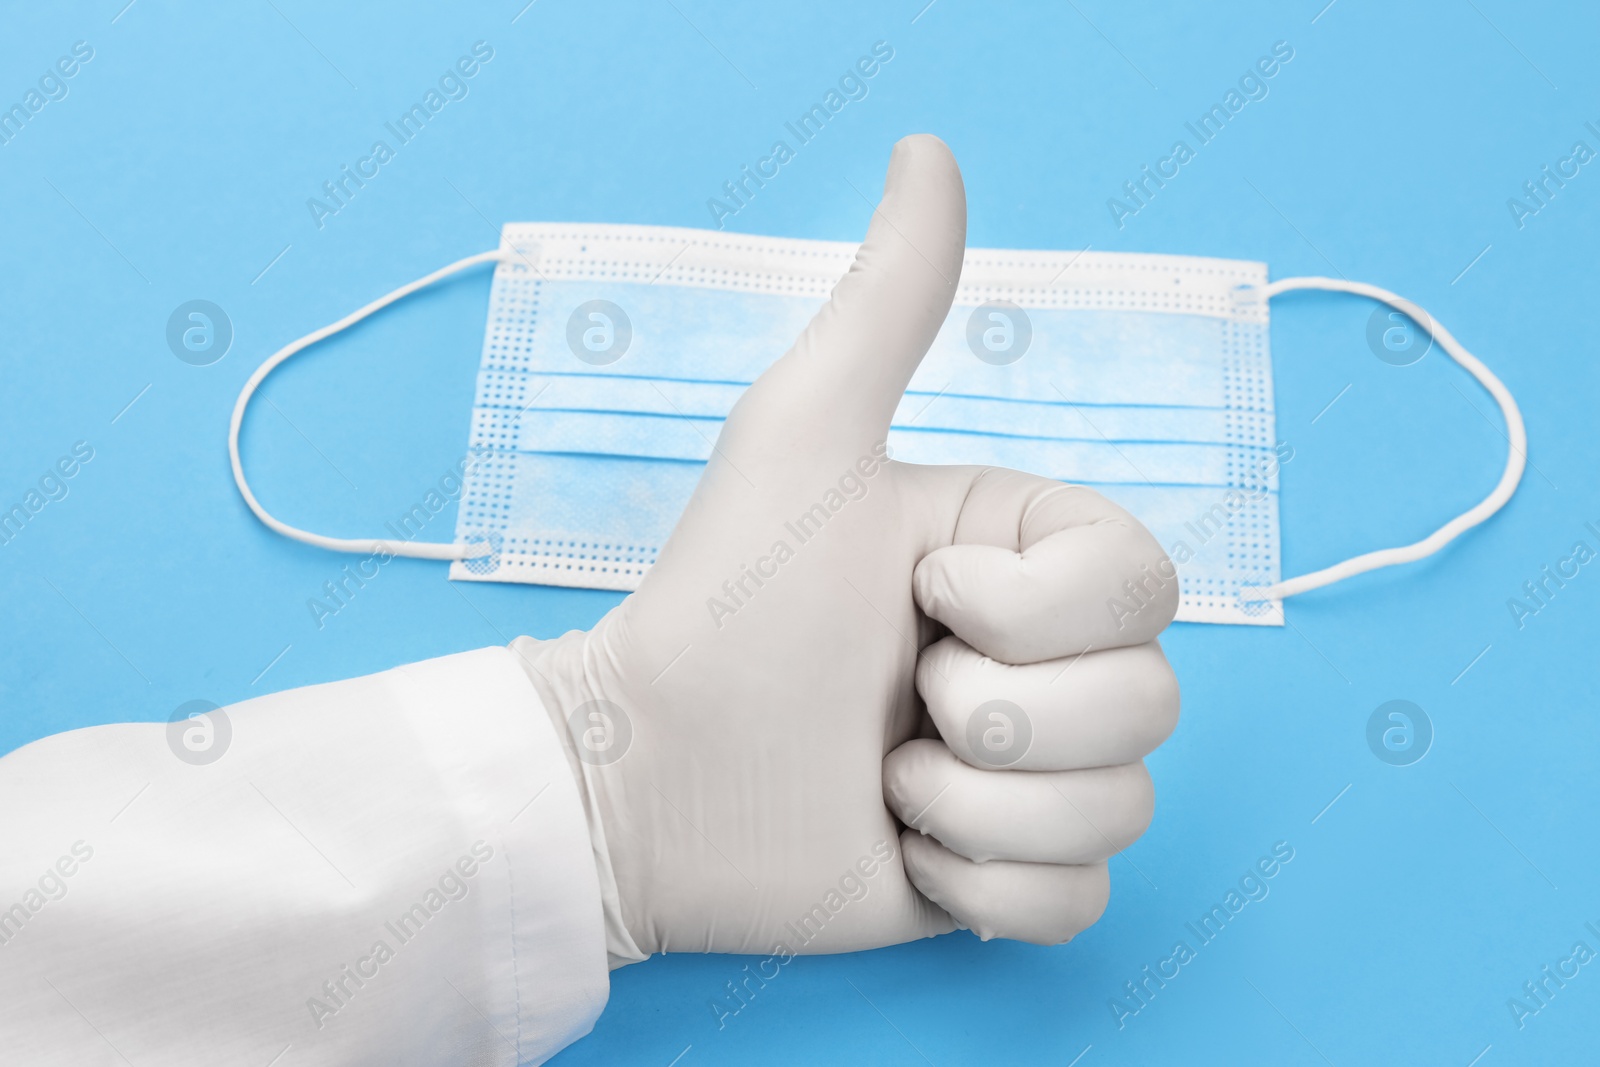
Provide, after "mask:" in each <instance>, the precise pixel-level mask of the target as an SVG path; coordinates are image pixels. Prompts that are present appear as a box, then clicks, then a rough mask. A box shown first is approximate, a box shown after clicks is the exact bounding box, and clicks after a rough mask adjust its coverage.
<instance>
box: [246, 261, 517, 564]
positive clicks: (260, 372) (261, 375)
mask: <svg viewBox="0 0 1600 1067" xmlns="http://www.w3.org/2000/svg"><path fill="white" fill-rule="evenodd" d="M516 255H517V253H516V252H515V251H512V250H509V249H499V248H497V249H495V250H493V251H490V252H480V253H478V254H477V255H475V256H468V257H466V258H465V259H458V260H456V261H455V262H454V263H452V264H450V265H449V266H448V267H441V268H440V269H438V270H436V271H434V272H433V273H432V274H429V275H428V276H426V277H424V278H418V279H417V280H416V281H414V282H412V283H410V284H409V285H402V286H401V287H400V288H398V289H396V290H394V291H393V292H391V293H389V294H387V295H385V296H381V297H379V298H378V299H376V300H374V301H373V302H372V303H370V304H368V305H367V306H366V307H364V308H361V309H360V310H359V311H353V312H351V313H350V314H349V315H346V316H345V317H344V318H342V319H340V320H339V321H338V322H335V323H333V324H332V325H331V326H324V327H323V328H322V329H320V330H317V331H315V332H314V333H308V334H306V335H305V336H304V337H302V338H300V339H299V340H298V341H291V342H290V343H289V344H286V345H284V346H283V347H282V348H280V349H278V351H276V352H274V353H273V354H272V356H271V357H270V358H269V359H268V360H267V361H266V362H265V363H263V364H261V366H259V367H257V368H256V372H255V373H254V374H252V375H250V380H249V381H247V382H245V383H244V388H243V389H241V390H240V391H239V399H238V400H237V401H235V402H234V405H233V419H232V421H231V422H230V423H229V424H228V458H229V459H230V460H231V461H232V463H233V481H234V484H235V485H237V486H238V487H239V494H240V495H241V496H243V497H244V502H245V503H246V504H248V505H249V506H250V510H251V511H253V512H255V515H256V518H258V519H260V520H261V521H262V522H264V523H265V524H266V525H267V526H268V527H270V528H271V529H273V530H276V531H277V532H278V533H280V534H283V535H284V536H285V537H292V538H294V539H295V540H296V541H304V542H305V543H306V544H308V545H316V546H317V547H318V548H327V549H331V550H333V551H335V552H359V553H362V554H365V555H371V554H373V553H377V552H386V553H388V554H389V555H391V556H408V557H410V558H411V559H443V560H456V559H473V558H476V557H478V556H485V555H488V554H489V553H490V552H491V551H493V549H492V547H491V546H490V545H489V544H487V543H483V544H474V545H454V544H442V543H438V542H428V541H423V542H416V541H383V540H378V539H374V538H364V537H357V538H352V537H324V536H323V535H322V534H315V533H311V532H310V531H309V530H301V529H298V528H296V527H294V526H290V525H289V524H288V523H286V522H283V521H281V520H279V519H277V518H275V517H273V516H272V515H271V514H270V513H269V512H268V511H267V509H266V508H264V507H262V506H261V502H260V501H259V500H257V499H256V495H255V493H253V492H251V491H250V483H249V481H247V480H246V479H245V476H244V463H243V461H242V460H241V459H240V458H239V427H240V426H242V425H243V424H244V412H245V408H247V407H248V406H249V405H250V397H251V396H252V395H253V394H254V393H255V391H256V388H257V387H258V386H260V384H261V383H262V382H263V381H265V380H266V378H267V375H269V374H271V373H272V372H273V371H274V370H276V369H277V367H278V365H279V364H281V363H283V362H284V361H285V360H287V359H288V358H289V357H290V356H292V355H294V354H295V353H297V352H300V351H302V350H304V349H307V348H310V347H311V346H312V345H314V344H316V343H317V342H318V341H321V340H324V339H325V338H328V337H332V336H333V335H334V334H336V333H338V332H340V331H341V330H344V329H347V328H348V327H351V326H354V325H355V324H356V323H358V322H360V321H361V320H362V319H364V318H366V317H367V316H368V315H371V314H372V313H373V312H375V311H379V310H382V309H383V308H386V307H388V306H389V305H390V304H392V303H394V302H395V301H396V300H400V299H402V298H404V297H407V296H410V295H411V294H412V293H414V292H416V291H417V290H418V289H425V288H427V287H428V286H430V285H432V284H433V283H434V282H436V281H439V280H441V279H443V278H448V277H450V276H451V275H452V274H459V273H460V272H461V271H464V270H468V269H470V268H472V267H476V266H477V265H478V264H480V263H499V262H501V261H503V260H507V259H511V258H513V257H515V256H516Z"/></svg>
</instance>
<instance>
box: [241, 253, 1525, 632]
mask: <svg viewBox="0 0 1600 1067" xmlns="http://www.w3.org/2000/svg"><path fill="white" fill-rule="evenodd" d="M855 249H856V246H855V245H854V244H846V243H839V242H829V241H803V240H787V239H779V238H770V237H746V236H740V235H736V234H728V233H721V232H713V231H705V230H686V229H671V228H665V227H652V226H613V225H573V224H554V223H526V224H512V225H508V226H507V227H506V228H505V230H504V232H503V233H502V241H501V247H500V248H499V249H498V250H496V251H493V252H485V253H482V254H480V255H477V256H470V257H468V258H466V259H463V260H461V261H459V262H457V263H454V264H452V265H450V266H449V267H446V268H444V269H443V270H440V271H437V272H435V273H434V274H431V275H429V276H428V277H426V278H423V279H420V280H419V281H417V282H414V283H412V284H411V285H408V286H405V287H402V288H401V289H398V290H396V291H395V292H393V293H391V294H389V295H388V296H385V297H383V298H381V299H379V300H378V301H375V302H374V303H372V304H369V305H368V306H367V307H365V308H362V309H361V310H359V311H357V312H355V313H353V314H352V315H350V316H348V317H347V318H345V319H343V320H341V321H340V322H338V323H334V324H333V325H331V326H329V327H326V328H324V329H322V330H319V331H317V332H316V333H313V334H311V335H309V336H308V337H306V338H302V339H301V340H299V341H296V342H294V343H293V344H291V345H288V346H286V347H285V348H284V349H282V350H280V351H279V352H278V353H277V354H275V355H274V356H273V357H271V358H270V359H269V360H267V362H266V363H264V364H263V365H262V366H261V367H260V368H259V369H258V370H257V371H256V373H255V375H254V376H252V378H251V379H250V381H249V382H248V383H247V384H246V386H245V389H244V390H243V392H241V394H240V397H239V402H238V404H237V405H236V407H235V409H234V418H233V425H232V429H231V433H230V449H231V453H232V457H233V466H234V475H235V480H236V481H237V483H238V485H239V489H240V492H241V493H242V494H243V495H244V497H245V500H246V502H247V503H248V504H249V505H250V507H251V509H252V510H253V511H255V513H256V514H257V516H259V517H260V518H261V519H262V521H263V522H265V523H267V524H268V525H269V526H271V527H272V528H273V529H275V530H278V531H279V532H280V533H284V534H286V535H288V536H291V537H296V538H298V539H300V540H304V541H307V542H309V543H312V544H317V545H321V546H323V547H327V548H333V549H338V550H341V551H350V552H362V553H369V554H370V553H372V552H376V551H385V552H388V553H390V554H392V555H405V556H415V557H420V558H426V559H449V560H452V561H453V563H452V566H451V571H450V576H451V577H452V578H456V579H464V580H480V581H509V582H528V583H537V584H542V585H562V586H580V587H585V588H597V589H614V590H632V589H634V588H637V587H638V585H639V582H640V581H641V579H642V578H643V577H644V575H645V573H646V572H647V571H648V570H649V568H650V566H651V564H652V563H653V562H654V561H655V558H656V556H657V554H658V553H659V552H660V550H661V548H662V547H663V546H664V545H665V543H666V540H667V537H668V535H669V534H670V533H671V531H672V528H673V526H674V525H675V524H676V522H677V520H678V517H679V515H680V514H681V513H682V511H683V509H684V507H685V505H686V504H687V503H688V501H689V497H690V495H691V493H692V492H693V489H694V486H695V483H696V482H697V481H698V480H699V477H700V474H701V471H702V469H703V468H704V466H705V463H706V461H707V459H708V458H709V456H710V455H711V452H712V450H713V448H714V447H715V441H716V439H717V434H718V433H719V431H720V430H721V426H722V421H723V419H724V418H725V417H726V416H727V414H728V412H729V410H730V409H731V408H732V406H733V403H734V401H735V400H737V399H738V397H739V395H740V393H741V392H742V391H743V390H744V388H745V387H746V386H747V385H749V384H750V383H751V382H752V381H754V380H755V378H756V377H757V376H758V375H760V374H761V372H762V371H764V370H765V369H766V368H767V366H768V365H769V364H770V363H772V362H773V361H774V360H776V359H777V358H778V357H779V356H780V355H781V354H782V353H783V352H785V351H786V350H787V349H788V348H789V346H790V345H791V344H792V343H793V340H794V338H795V337H797V336H798V335H799V334H800V332H801V330H802V329H804V327H805V325H806V323H807V322H808V321H809V320H810V319H811V317H812V315H814V314H815V313H816V311H817V310H818V308H820V307H821V306H822V305H823V304H824V303H825V302H826V300H827V299H828V295H829V293H830V292H831V291H832V288H833V285H834V283H835V282H837V281H838V279H839V278H840V277H842V276H843V275H844V273H845V272H846V271H847V270H848V269H849V267H850V263H851V260H852V258H853V257H854V254H855ZM491 261H492V262H495V263H496V264H497V266H496V269H495V275H494V282H493V288H492V290H491V296H490V301H489V315H488V329H487V332H486V336H485V338H484V346H483V360H482V364H481V367H480V369H479V373H478V387H477V396H476V400H475V402H474V406H473V413H472V424H471V430H470V433H469V442H468V444H469V447H470V449H471V450H472V451H473V453H474V454H475V455H478V456H479V457H480V458H479V459H478V460H477V461H476V462H475V463H474V464H473V465H472V467H471V469H470V471H469V472H468V475H467V479H466V487H465V490H464V492H463V494H462V504H461V508H460V511H459V514H458V516H457V525H456V540H455V543H454V544H429V543H417V542H401V543H396V542H390V541H375V540H364V539H361V540H357V539H340V538H328V537H322V536H320V535H317V534H311V533H307V532H306V531H302V530H297V529H295V528H294V527H291V526H288V525H287V524H285V523H282V522H280V521H279V520H277V519H275V518H273V517H272V516H271V515H269V514H268V513H267V512H266V511H265V510H264V509H263V508H262V507H261V505H260V504H259V502H257V501H256V499H255V497H254V495H253V494H252V493H251V492H250V489H249V486H248V484H247V483H246V481H245V478H244V474H243V467H242V464H241V462H240V459H239V453H238V433H239V427H240V425H241V423H242V420H243V415H244V411H245V407H246V405H247V403H248V400H249V397H250V395H251V393H252V392H253V391H254V389H255V387H256V386H257V385H259V383H260V381H261V380H262V379H264V378H265V377H266V375H267V374H268V373H270V372H271V370H272V369H273V368H274V367H276V366H277V365H278V364H280V363H281V362H282V361H283V360H285V359H287V358H289V356H292V355H293V354H294V353H295V352H298V351H300V350H301V349H303V348H305V347H306V346H308V345H310V344H313V343H315V342H316V341H318V340H321V339H322V338H324V337H326V336H329V335H330V334H332V333H335V332H337V331H339V330H342V329H344V328H345V327H346V326H349V325H351V324H352V323H354V322H357V321H359V320H360V319H362V318H365V317H366V316H367V315H369V314H371V313H372V312H374V311H376V310H378V309H379V308H381V307H383V306H385V305H386V304H388V303H391V302H393V301H394V300H397V299H399V298H400V297H402V296H405V295H407V294H409V293H411V292H414V291H415V290H417V289H419V288H422V287H423V286H426V285H429V284H431V283H432V282H434V281H436V280H438V279H440V278H443V277H446V276H448V275H450V274H453V273H456V272H457V271H460V270H465V269H467V268H470V267H472V266H475V265H477V264H480V263H487V262H491ZM1291 289H1331V290H1337V291H1344V292H1351V293H1356V294H1359V295H1364V296H1368V297H1371V298H1373V299H1375V300H1379V301H1381V302H1383V303H1386V304H1388V305H1389V306H1390V307H1391V308H1393V309H1395V310H1396V312H1397V313H1403V315H1404V316H1409V317H1410V318H1411V319H1412V320H1414V321H1415V322H1416V323H1417V324H1419V325H1421V326H1423V327H1424V328H1425V329H1426V330H1427V332H1428V333H1429V334H1430V335H1431V336H1432V337H1433V338H1434V340H1435V341H1436V342H1437V343H1438V344H1439V346H1440V348H1441V349H1443V350H1444V351H1445V352H1446V353H1447V354H1448V355H1449V356H1450V357H1451V358H1453V359H1454V360H1455V361H1456V362H1457V363H1459V364H1461V366H1463V367H1464V368H1465V369H1466V370H1467V371H1468V372H1470V373H1471V374H1472V375H1473V376H1474V377H1475V378H1477V379H1478V381H1479V382H1480V383H1482V384H1483V386H1484V387H1485V388H1486V389H1487V390H1488V391H1489V392H1490V394H1491V395H1493V396H1494V398H1495V399H1496V401H1497V402H1498V403H1499V404H1500V407H1501V410H1502V411H1503V412H1504V414H1505V417H1506V424H1507V432H1508V436H1509V439H1510V444H1511V448H1510V455H1509V458H1508V461H1507V465H1506V470H1505V473H1504V475H1503V476H1502V478H1501V480H1500V483H1499V484H1498V485H1497V486H1496V488H1495V490H1494V491H1493V492H1492V493H1491V494H1490V495H1489V496H1488V497H1487V498H1485V500H1484V501H1483V502H1482V503H1480V504H1479V505H1478V506H1477V507H1475V508H1473V509H1472V510H1471V511H1468V512H1466V513H1465V514H1463V515H1461V516H1459V517H1457V518H1456V519H1453V520H1452V521H1451V522H1449V523H1447V524H1446V525H1445V526H1444V527H1442V528H1440V529H1439V530H1438V531H1436V532H1435V533H1434V534H1433V535H1431V536H1430V537H1428V538H1426V539H1424V540H1423V541H1419V542H1417V543H1415V544H1413V545H1409V546H1405V547H1402V548H1393V549H1385V550H1382V551H1379V552H1372V553H1367V554H1366V555H1363V556H1358V557H1356V558H1355V559H1352V560H1347V561H1345V562H1344V563H1341V564H1338V565H1336V566H1333V567H1329V568H1326V569H1324V570H1321V571H1318V572H1316V573H1313V574H1309V575H1305V576H1302V577H1300V578H1295V579H1290V580H1288V581H1280V535H1279V522H1278V487H1279V469H1280V467H1281V466H1282V465H1283V464H1284V463H1285V462H1287V461H1288V460H1290V459H1291V458H1292V456H1293V449H1292V447H1291V446H1290V445H1288V444H1287V443H1285V442H1282V441H1280V440H1279V439H1278V437H1277V435H1276V432H1275V427H1274V411H1273V387H1272V364H1271V355H1270V348H1269V343H1268V315H1267V301H1268V299H1269V298H1270V297H1272V296H1275V295H1277V294H1278V293H1281V292H1285V291H1288V290H1291ZM1396 319H1397V321H1398V322H1400V323H1404V318H1403V317H1401V315H1399V314H1397V315H1396ZM1525 441H1526V438H1525V435H1524V431H1523V426H1522V419H1521V416H1520V414H1519V413H1518V411H1517V408H1516V404H1515V402H1514V401H1513V400H1512V398H1511V395H1510V394H1509V392H1507V391H1506V389H1505V387H1504V386H1503V385H1502V384H1501V383H1500V381H1499V380H1498V379H1497V378H1495V377H1494V375H1493V374H1492V373H1490V372H1489V370H1488V369H1487V368H1486V367H1484V366H1483V364H1482V363H1480V362H1479V361H1478V360H1477V359H1476V358H1474V357H1473V356H1472V355H1471V354H1470V353H1469V352H1467V351H1466V349H1464V348H1462V347H1461V345H1460V343H1459V342H1457V341H1456V340H1455V338H1454V337H1452V336H1451V335H1450V333H1449V332H1448V331H1447V330H1445V329H1444V328H1443V327H1441V326H1439V325H1438V324H1437V323H1436V322H1434V321H1433V320H1432V318H1431V317H1430V316H1428V314H1427V313H1426V312H1425V311H1423V310H1422V309H1421V308H1419V307H1417V306H1416V305H1414V304H1411V303H1410V302H1409V301H1406V300H1404V299H1402V298H1400V297H1397V296H1395V295H1394V294H1392V293H1389V292H1387V291H1385V290H1382V289H1378V288H1376V287H1374V286H1367V285H1362V284H1360V283H1353V282H1345V281H1341V280H1335V279H1326V278H1298V279H1297V278H1290V279H1282V280H1279V281H1277V282H1273V283H1271V284H1269V283H1268V282H1267V270H1266V266H1265V264H1262V263H1253V262H1245V261H1238V260H1223V259H1202V258H1194V257H1188V256H1161V255H1132V254H1120V253H1092V252H1082V253H1074V252H1031V251H1007V250H996V249H969V250H968V251H967V254H966V261H965V264H964V266H963V268H962V274H961V281H960V288H959V289H958V291H957V293H956V296H955V301H954V306H953V307H952V309H951V312H950V316H949V318H948V319H947V320H946V322H945V324H944V326H943V328H942V329H941V330H940V332H939V334H938V336H937V338H936V339H935V340H934V342H933V345H932V347H931V348H930V350H929V352H928V355H927V358H926V359H924V360H923V362H922V365H921V367H920V368H919V369H918V371H917V373H916V375H915V376H914V377H913V378H912V381H911V384H910V386H909V388H908V389H907V391H906V395H905V397H904V399H903V400H902V401H901V403H900V406H899V408H898V410H897V411H896V412H895V415H894V419H893V422H892V424H891V427H890V430H889V436H888V449H889V454H890V456H891V457H893V458H894V459H897V460H903V461H906V462H911V463H937V464H946V463H961V464H992V465H995V466H1003V467H1014V468H1017V469H1020V470H1025V471H1030V472H1033V473H1036V474H1041V475H1044V476H1046V477H1050V478H1055V479H1058V480H1061V481H1064V482H1072V483H1076V484H1081V485H1087V486H1090V487H1092V488H1094V489H1096V490H1097V491H1099V492H1101V493H1103V494H1104V495H1105V496H1107V497H1109V498H1111V499H1112V500H1114V501H1116V502H1118V503H1120V504H1122V505H1123V506H1124V507H1126V508H1127V509H1128V510H1129V511H1130V512H1132V513H1133V514H1134V515H1135V516H1137V517H1138V518H1139V519H1140V520H1141V521H1142V522H1144V524H1145V525H1146V526H1148V527H1149V528H1150V530H1151V532H1152V533H1153V534H1154V535H1155V536H1156V538H1157V539H1158V540H1159V541H1160V542H1161V544H1162V546H1163V547H1164V548H1166V550H1167V552H1168V554H1169V555H1170V556H1171V557H1172V559H1173V562H1174V563H1175V564H1176V565H1177V568H1178V573H1179V579H1180V588H1181V590H1182V598H1181V603H1180V606H1179V609H1178V616H1177V617H1178V619H1179V620H1187V621H1192V622H1215V623H1246V624H1257V625H1274V624H1275V625H1282V619H1283V616H1282V611H1281V608H1280V606H1279V601H1280V600H1281V599H1282V598H1283V597H1285V596H1289V595H1293V594H1295V593H1300V592H1305V591H1306V590H1309V589H1314V588H1318V587H1320V586H1322V585H1326V584H1329V583H1330V582H1334V581H1338V580H1341V579H1343V578H1346V577H1350V576H1351V575H1354V574H1359V573H1362V572H1364V571H1367V570H1372V569H1375V568H1377V567H1383V566H1388V565H1391V564H1394V563H1401V562H1407V561H1409V560H1414V559H1419V558H1422V557H1423V556H1426V555H1430V554H1432V553H1433V552H1436V551H1438V550H1439V549H1440V548H1441V547H1443V546H1444V544H1446V543H1448V542H1449V541H1450V540H1452V539H1453V538H1455V537H1456V536H1457V535H1458V534H1460V533H1461V532H1462V531H1464V530H1466V529H1468V528H1470V527H1471V526H1474V525H1477V524H1478V523H1480V522H1482V521H1483V520H1484V519H1486V518H1488V517H1489V516H1490V515H1492V514H1493V513H1494V512H1495V511H1497V510H1498V509H1499V508H1500V507H1501V506H1502V505H1503V504H1504V503H1505V501H1506V500H1508V499H1509V498H1510V496H1511V494H1512V492H1513V491H1514V490H1515V488H1516V485H1517V482H1518V480H1519V479H1520V477H1521V474H1522V468H1523V464H1524V462H1525V460H1524V455H1525V450H1526V445H1525Z"/></svg>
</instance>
